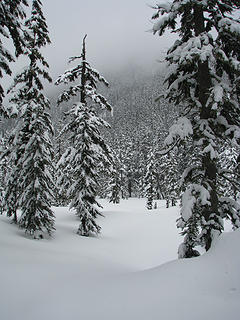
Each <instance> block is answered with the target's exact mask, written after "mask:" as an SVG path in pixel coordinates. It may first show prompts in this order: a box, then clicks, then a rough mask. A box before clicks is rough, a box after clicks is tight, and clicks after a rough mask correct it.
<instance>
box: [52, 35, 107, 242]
mask: <svg viewBox="0 0 240 320" xmlns="http://www.w3.org/2000/svg"><path fill="white" fill-rule="evenodd" d="M85 40H86V36H85V37H84V39H83V46H82V52H81V55H80V56H76V57H72V58H70V62H72V61H75V60H80V63H79V64H78V65H77V66H76V67H74V68H72V69H70V70H67V71H65V72H64V74H63V75H61V76H59V78H58V79H57V81H56V85H59V84H61V83H65V84H68V83H72V82H75V81H76V80H78V79H79V80H80V84H77V85H74V86H70V87H69V88H68V89H67V90H65V91H64V92H63V93H62V94H61V95H60V97H59V99H58V103H61V102H63V101H69V100H70V99H71V98H72V97H74V96H77V95H78V94H79V96H80V101H79V102H78V103H75V104H74V105H73V106H72V107H71V109H70V111H68V112H67V115H68V116H69V119H70V120H69V122H68V123H67V124H66V126H65V127H64V128H63V133H67V134H68V139H69V148H67V150H66V151H65V153H64V154H63V156H62V158H61V160H60V162H59V164H60V166H62V168H63V173H64V172H67V173H68V175H67V181H65V186H64V187H65V188H66V189H67V196H68V198H69V199H71V204H70V208H73V209H75V211H76V214H77V216H79V218H80V225H79V228H78V234H79V235H82V236H89V235H91V234H92V233H96V234H97V233H99V232H100V229H101V228H100V226H99V225H98V224H97V221H96V219H97V217H98V216H100V215H101V213H100V211H99V209H98V208H97V207H101V205H100V204H99V203H98V201H97V200H96V196H97V194H96V192H97V188H98V172H99V170H100V169H101V168H103V167H105V166H108V165H110V163H111V162H112V155H111V152H110V148H109V147H108V146H107V145H106V143H105V141H104V140H103V138H102V136H101V133H100V128H101V127H109V125H108V123H107V122H106V121H104V120H103V119H102V118H100V117H99V116H98V114H97V107H100V108H101V109H102V110H109V111H111V109H112V108H111V106H110V104H109V103H108V102H107V100H106V99H105V98H104V97H103V96H102V95H101V94H98V93H97V83H98V82H99V83H102V84H104V85H106V86H108V83H107V81H106V80H105V79H104V78H103V77H102V76H101V75H100V74H99V73H98V71H96V70H94V69H93V68H92V67H91V65H90V64H89V62H88V61H87V60H86V45H85Z"/></svg>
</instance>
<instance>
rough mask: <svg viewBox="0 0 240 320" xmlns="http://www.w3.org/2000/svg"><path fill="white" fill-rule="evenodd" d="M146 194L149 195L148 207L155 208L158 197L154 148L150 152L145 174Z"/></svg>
mask: <svg viewBox="0 0 240 320" xmlns="http://www.w3.org/2000/svg"><path fill="white" fill-rule="evenodd" d="M144 180H145V195H146V197H147V209H148V210H152V209H153V200H154V199H156V184H157V182H156V163H155V155H154V151H153V150H152V151H151V152H150V153H149V156H148V161H147V170H146V174H145V179H144Z"/></svg>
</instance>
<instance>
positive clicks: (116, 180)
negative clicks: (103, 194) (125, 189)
mask: <svg viewBox="0 0 240 320" xmlns="http://www.w3.org/2000/svg"><path fill="white" fill-rule="evenodd" d="M120 174H121V172H120V171H118V168H117V167H115V168H114V169H113V170H112V175H111V179H110V181H109V191H110V198H109V202H112V203H119V202H120V195H121V176H120Z"/></svg>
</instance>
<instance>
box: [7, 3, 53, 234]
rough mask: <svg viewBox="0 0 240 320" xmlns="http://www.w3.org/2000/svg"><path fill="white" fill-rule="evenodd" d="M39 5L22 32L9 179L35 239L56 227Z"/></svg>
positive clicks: (14, 90)
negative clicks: (21, 64) (22, 52)
mask: <svg viewBox="0 0 240 320" xmlns="http://www.w3.org/2000/svg"><path fill="white" fill-rule="evenodd" d="M41 6H42V3H41V1H40V0H33V2H32V11H31V16H30V18H29V19H28V20H27V21H26V23H25V26H26V31H25V33H24V37H25V44H26V52H25V54H26V56H27V57H28V59H29V65H28V66H27V67H26V68H25V70H24V71H23V72H22V73H20V74H18V75H17V76H16V78H15V81H14V84H13V86H12V87H11V89H10V91H11V93H12V98H11V99H10V101H11V103H12V105H14V106H15V107H16V109H17V110H18V111H19V125H18V126H19V127H18V128H17V129H15V131H14V132H13V136H14V139H13V150H12V158H14V165H13V167H12V171H11V174H10V178H9V180H10V181H12V182H13V181H14V183H15V185H16V187H17V205H18V207H20V208H21V211H22V215H21V218H20V221H19V226H20V227H21V228H24V229H25V231H26V232H27V233H29V234H30V235H32V236H33V237H37V236H38V235H39V233H40V232H44V231H47V233H48V234H49V235H51V234H52V232H53V230H54V214H53V212H52V210H51V201H52V196H53V195H52V191H51V190H52V189H53V181H52V176H51V174H50V171H51V170H50V166H51V161H52V144H51V139H50V137H51V135H52V134H53V127H52V123H51V119H50V115H49V113H48V109H49V108H50V104H49V100H48V99H47V98H46V97H45V96H44V95H43V93H42V90H43V85H42V80H41V78H44V79H46V80H48V81H51V78H50V76H49V74H48V72H47V68H48V64H47V62H46V60H45V59H44V57H43V56H42V54H41V52H40V48H42V47H43V46H45V45H47V44H49V43H50V39H49V36H48V29H47V24H46V21H45V18H44V16H43V13H42V8H41ZM9 186H11V183H10V184H9ZM11 197H13V192H11V190H9V193H8V197H7V198H6V201H7V202H8V203H9V202H10V200H11ZM40 237H42V234H40Z"/></svg>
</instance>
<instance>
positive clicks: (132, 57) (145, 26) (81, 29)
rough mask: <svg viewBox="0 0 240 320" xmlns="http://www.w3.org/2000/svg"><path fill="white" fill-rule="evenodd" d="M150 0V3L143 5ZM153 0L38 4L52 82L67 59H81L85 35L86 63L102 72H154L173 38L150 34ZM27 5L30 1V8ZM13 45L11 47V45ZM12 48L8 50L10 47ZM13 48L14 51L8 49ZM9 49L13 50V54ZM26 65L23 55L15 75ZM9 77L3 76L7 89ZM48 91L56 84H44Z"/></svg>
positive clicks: (47, 0) (58, 0)
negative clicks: (44, 22)
mask: <svg viewBox="0 0 240 320" xmlns="http://www.w3.org/2000/svg"><path fill="white" fill-rule="evenodd" d="M147 1H148V2H147ZM156 2H157V0H155V1H154V0H120V1H117V0H42V4H43V8H42V9H43V14H44V16H45V17H46V20H47V25H48V28H49V32H50V38H51V41H52V44H51V45H49V46H47V47H46V48H44V49H43V55H44V57H45V58H46V59H47V61H48V63H49V65H50V74H51V76H52V78H53V80H56V78H57V76H58V75H60V74H62V73H63V72H64V71H65V70H66V69H67V68H69V65H68V63H67V62H68V58H69V57H70V56H74V55H79V54H80V52H81V46H82V39H83V37H84V35H85V34H87V35H88V37H87V43H86V45H87V60H88V61H89V62H90V63H91V65H92V67H94V68H95V69H97V70H98V71H99V72H100V73H101V74H103V75H104V76H107V77H108V74H109V73H110V74H114V73H116V74H118V73H119V71H121V70H126V69H129V68H132V69H133V70H134V69H136V68H138V69H139V70H141V72H143V71H144V72H145V71H149V72H150V73H151V72H154V71H155V70H157V69H158V68H160V63H159V62H157V61H158V60H160V59H163V57H164V53H165V52H166V51H167V49H168V48H169V46H170V45H171V44H172V43H173V37H172V35H171V34H168V35H164V36H163V37H159V36H158V35H155V36H154V35H153V34H152V33H151V32H150V30H151V28H152V24H153V22H152V21H151V16H152V14H153V13H154V10H153V9H152V8H150V7H149V5H155V4H156ZM30 3H31V1H30V0H29V4H30ZM10 47H11V45H10ZM10 50H11V49H10ZM12 50H13V49H12ZM12 50H11V51H12ZM26 64H28V61H27V60H26V59H25V60H24V57H22V56H21V57H20V58H19V59H18V61H17V63H13V64H11V68H12V70H13V73H14V74H16V73H19V72H21V69H22V67H24V66H25V65H26ZM11 84H12V77H9V76H7V75H5V76H4V78H3V86H4V88H5V89H7V88H8V87H9V86H10V85H11ZM46 86H47V87H46V89H47V90H50V91H51V90H52V89H53V88H54V85H53V84H52V85H50V86H49V85H48V84H46Z"/></svg>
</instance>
